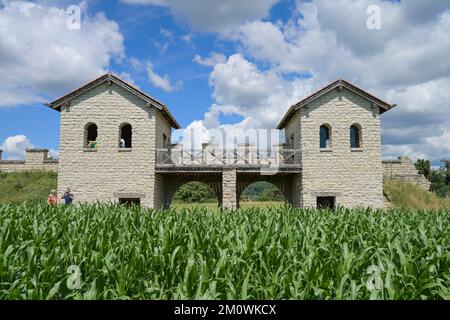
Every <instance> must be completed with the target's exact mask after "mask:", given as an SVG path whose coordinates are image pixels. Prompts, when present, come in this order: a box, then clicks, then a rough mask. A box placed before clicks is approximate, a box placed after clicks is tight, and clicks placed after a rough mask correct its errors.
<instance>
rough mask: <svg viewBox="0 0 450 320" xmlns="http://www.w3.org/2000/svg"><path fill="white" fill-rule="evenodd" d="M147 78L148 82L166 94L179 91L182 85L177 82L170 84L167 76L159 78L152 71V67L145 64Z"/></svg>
mask: <svg viewBox="0 0 450 320" xmlns="http://www.w3.org/2000/svg"><path fill="white" fill-rule="evenodd" d="M147 76H148V79H149V80H150V82H151V83H152V84H153V85H154V86H155V87H157V88H160V89H163V90H164V91H167V92H172V91H177V90H179V89H181V87H182V83H181V82H177V83H176V84H172V83H171V82H170V78H169V76H168V75H167V74H166V75H164V76H160V75H159V74H157V73H156V72H155V71H154V69H153V65H152V64H151V63H150V62H147Z"/></svg>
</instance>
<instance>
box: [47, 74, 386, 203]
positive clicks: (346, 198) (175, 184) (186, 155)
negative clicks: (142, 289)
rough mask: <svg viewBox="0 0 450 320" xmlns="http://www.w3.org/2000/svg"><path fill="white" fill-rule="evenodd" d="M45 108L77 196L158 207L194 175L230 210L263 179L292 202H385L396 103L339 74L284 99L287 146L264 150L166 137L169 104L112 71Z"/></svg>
mask: <svg viewBox="0 0 450 320" xmlns="http://www.w3.org/2000/svg"><path fill="white" fill-rule="evenodd" d="M47 106H48V107H50V108H52V109H54V110H57V111H59V112H60V115H61V129H60V139H61V141H60V162H59V171H58V192H59V193H61V194H62V193H63V191H64V190H65V189H66V188H68V187H70V188H71V189H72V191H73V193H74V194H75V199H76V201H77V202H97V201H101V202H110V201H112V202H124V201H128V202H133V203H140V204H141V205H143V206H147V207H153V208H163V207H167V206H169V205H170V203H171V201H172V198H173V196H174V193H175V192H176V190H177V189H178V188H179V187H180V186H181V185H182V184H184V183H187V182H189V181H201V182H203V183H205V184H207V185H208V186H209V187H210V188H211V189H212V190H213V191H214V193H215V194H216V196H217V198H218V202H219V204H220V205H221V206H222V207H224V208H229V209H233V208H237V207H238V206H239V200H238V199H239V198H240V196H241V193H242V191H243V190H244V189H245V187H246V186H248V185H249V184H251V183H253V182H255V181H267V182H270V183H272V184H274V185H275V186H277V187H278V188H279V189H280V190H281V191H282V193H283V194H284V196H285V198H286V200H287V202H289V203H291V204H292V205H293V206H295V207H316V206H325V205H327V204H332V205H333V206H334V205H341V206H346V207H356V206H365V207H366V206H371V207H374V208H379V207H383V205H384V201H383V191H382V180H383V168H382V162H381V141H380V139H381V138H380V136H381V135H380V121H381V120H380V116H381V114H382V113H384V112H385V111H388V110H390V109H391V108H393V107H394V105H391V104H388V103H386V102H384V101H382V100H381V99H379V98H377V97H375V96H373V95H371V94H369V93H367V92H365V91H363V90H361V89H360V88H358V87H356V86H354V85H352V84H350V83H349V82H347V81H344V80H337V81H334V82H332V83H331V84H329V85H327V86H326V87H324V88H322V89H320V90H319V91H317V92H315V93H313V94H312V95H310V96H309V97H307V98H305V99H303V100H301V101H300V102H299V103H297V104H295V105H293V106H291V107H290V108H289V109H288V111H287V113H286V114H285V115H284V117H283V118H282V120H281V122H280V124H279V125H278V127H277V129H279V130H284V135H285V141H286V144H283V145H276V146H274V147H273V149H272V150H270V151H269V152H268V153H266V156H264V155H262V154H261V153H260V150H258V148H257V147H255V146H252V145H249V144H247V145H244V146H241V145H238V146H235V147H234V148H233V150H220V149H219V148H218V146H214V145H211V144H207V145H203V146H202V147H201V150H185V149H183V146H182V145H179V144H171V132H172V129H179V128H180V126H179V124H178V123H177V121H176V120H175V118H174V117H173V116H172V114H171V113H170V111H169V109H168V108H167V106H166V105H164V104H163V103H161V102H160V101H158V100H156V99H155V98H153V97H151V96H150V95H148V94H147V93H145V92H143V91H142V90H140V89H138V88H136V87H134V86H132V85H131V84H129V83H127V82H125V81H123V80H121V79H120V78H118V77H117V76H115V75H113V74H110V73H108V74H105V75H103V76H101V77H100V78H97V79H95V80H93V81H92V82H90V83H88V84H86V85H84V86H83V87H81V88H78V89H76V90H74V91H72V92H70V93H69V94H67V95H65V96H63V97H61V98H58V99H57V100H55V101H53V102H51V103H49V104H47ZM281 107H282V106H280V108H281ZM86 124H95V127H94V126H92V130H90V128H91V127H88V128H87V127H86ZM355 124H357V130H356V129H350V130H353V131H351V132H350V139H349V128H353V127H352V126H355ZM325 125H326V127H325ZM321 128H322V129H321ZM354 128H356V127H354ZM94 129H95V130H94ZM91 131H92V132H91ZM94 131H95V132H94ZM361 133H362V134H361ZM91 136H92V137H91ZM87 140H95V141H94V142H95V144H93V143H92V141H91V143H89V146H91V147H88V144H87ZM92 145H95V147H92Z"/></svg>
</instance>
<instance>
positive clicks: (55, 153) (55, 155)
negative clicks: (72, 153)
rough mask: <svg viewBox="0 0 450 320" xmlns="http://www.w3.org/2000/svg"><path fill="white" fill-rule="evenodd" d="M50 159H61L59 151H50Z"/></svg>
mask: <svg viewBox="0 0 450 320" xmlns="http://www.w3.org/2000/svg"><path fill="white" fill-rule="evenodd" d="M48 157H49V158H53V159H59V150H55V149H50V150H49V151H48Z"/></svg>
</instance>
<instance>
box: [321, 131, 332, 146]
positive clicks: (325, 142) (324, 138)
mask: <svg viewBox="0 0 450 320" xmlns="http://www.w3.org/2000/svg"><path fill="white" fill-rule="evenodd" d="M320 148H321V149H328V148H331V130H330V127H328V126H327V125H322V126H320Z"/></svg>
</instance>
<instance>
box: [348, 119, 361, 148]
mask: <svg viewBox="0 0 450 320" xmlns="http://www.w3.org/2000/svg"><path fill="white" fill-rule="evenodd" d="M350 146H351V148H352V149H353V148H361V128H360V126H359V125H357V124H354V125H352V126H351V127H350Z"/></svg>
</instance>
